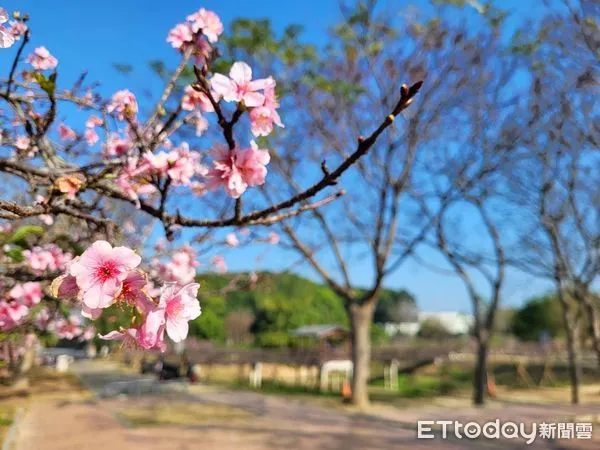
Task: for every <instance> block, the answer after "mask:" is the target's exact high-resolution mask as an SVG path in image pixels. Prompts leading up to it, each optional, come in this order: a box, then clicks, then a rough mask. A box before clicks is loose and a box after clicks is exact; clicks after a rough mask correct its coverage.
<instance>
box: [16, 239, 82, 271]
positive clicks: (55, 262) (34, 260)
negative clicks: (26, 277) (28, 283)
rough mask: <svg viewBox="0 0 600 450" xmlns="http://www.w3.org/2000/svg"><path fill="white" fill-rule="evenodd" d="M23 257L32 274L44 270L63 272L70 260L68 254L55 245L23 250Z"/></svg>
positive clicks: (70, 256) (70, 257)
mask: <svg viewBox="0 0 600 450" xmlns="http://www.w3.org/2000/svg"><path fill="white" fill-rule="evenodd" d="M23 257H24V258H25V262H26V263H27V265H28V266H29V268H30V269H31V270H32V271H33V272H34V273H41V272H44V271H46V270H50V271H56V270H64V268H65V267H66V265H67V263H68V262H69V261H71V259H72V255H71V254H70V253H65V252H63V251H62V249H61V248H60V247H58V246H57V245H55V244H47V245H44V246H43V247H40V246H35V247H33V248H32V249H31V250H24V251H23Z"/></svg>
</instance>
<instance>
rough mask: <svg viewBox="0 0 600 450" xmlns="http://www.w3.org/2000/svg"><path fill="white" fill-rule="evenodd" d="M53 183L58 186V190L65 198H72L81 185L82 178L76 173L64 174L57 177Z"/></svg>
mask: <svg viewBox="0 0 600 450" xmlns="http://www.w3.org/2000/svg"><path fill="white" fill-rule="evenodd" d="M54 185H55V186H56V187H57V188H58V191H59V192H62V193H63V194H66V195H67V198H70V199H71V200H73V199H74V198H75V197H76V196H77V193H78V192H79V191H80V190H81V187H82V186H83V180H82V178H81V177H80V176H76V175H65V176H63V177H60V178H58V179H57V180H56V181H55V182H54Z"/></svg>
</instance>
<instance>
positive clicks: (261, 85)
mask: <svg viewBox="0 0 600 450" xmlns="http://www.w3.org/2000/svg"><path fill="white" fill-rule="evenodd" d="M210 85H211V87H212V89H213V90H214V92H215V93H216V94H217V96H218V97H222V98H223V100H225V101H226V102H236V103H239V104H243V105H244V106H245V107H246V108H248V109H249V111H250V113H249V114H250V125H251V129H252V134H254V136H268V135H269V134H271V132H272V131H273V124H275V125H277V126H279V127H282V128H283V126H284V125H283V123H282V122H281V118H280V117H279V114H278V112H277V108H279V102H278V101H277V98H276V96H275V85H276V82H275V80H274V79H273V78H272V77H268V78H261V79H258V80H252V69H251V68H250V66H249V65H248V64H246V63H245V62H241V61H238V62H236V63H234V64H233V65H232V66H231V69H230V70H229V77H226V76H225V75H222V74H220V73H217V74H215V75H214V76H213V77H212V79H211V80H210ZM261 91H262V92H261Z"/></svg>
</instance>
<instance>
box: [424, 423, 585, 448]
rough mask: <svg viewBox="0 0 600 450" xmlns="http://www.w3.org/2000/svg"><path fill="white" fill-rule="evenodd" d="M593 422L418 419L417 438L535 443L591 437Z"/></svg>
mask: <svg viewBox="0 0 600 450" xmlns="http://www.w3.org/2000/svg"><path fill="white" fill-rule="evenodd" d="M592 428H593V426H592V424H591V423H589V422H577V423H573V422H552V423H548V422H541V423H536V422H532V423H529V424H526V423H518V422H501V421H500V419H496V420H493V421H490V422H485V423H483V424H480V423H478V422H467V423H464V422H460V421H457V420H419V421H418V422H417V438H418V439H434V438H436V437H441V438H442V439H447V438H448V437H449V436H452V435H453V436H454V437H455V438H457V439H478V438H486V439H521V440H524V441H525V442H526V443H527V444H532V443H533V442H535V440H536V439H592Z"/></svg>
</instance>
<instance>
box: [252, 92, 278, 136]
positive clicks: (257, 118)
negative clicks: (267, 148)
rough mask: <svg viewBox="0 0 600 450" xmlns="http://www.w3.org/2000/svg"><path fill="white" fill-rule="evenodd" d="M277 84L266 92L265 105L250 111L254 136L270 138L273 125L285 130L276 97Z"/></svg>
mask: <svg viewBox="0 0 600 450" xmlns="http://www.w3.org/2000/svg"><path fill="white" fill-rule="evenodd" d="M274 86H275V82H273V86H269V87H267V88H265V90H264V96H265V103H264V104H263V105H262V106H259V107H257V108H253V109H252V110H251V111H250V125H251V128H252V134H254V136H268V135H269V134H271V132H272V131H273V124H275V125H277V126H278V127H281V128H285V125H283V123H282V122H281V117H279V113H278V112H277V108H279V102H278V101H277V97H276V96H275V87H274Z"/></svg>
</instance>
